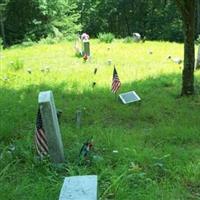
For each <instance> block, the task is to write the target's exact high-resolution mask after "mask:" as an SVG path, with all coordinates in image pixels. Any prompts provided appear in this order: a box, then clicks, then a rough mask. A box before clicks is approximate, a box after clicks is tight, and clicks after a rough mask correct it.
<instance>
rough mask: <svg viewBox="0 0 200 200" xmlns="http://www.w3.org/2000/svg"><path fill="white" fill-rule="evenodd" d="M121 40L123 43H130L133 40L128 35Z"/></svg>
mask: <svg viewBox="0 0 200 200" xmlns="http://www.w3.org/2000/svg"><path fill="white" fill-rule="evenodd" d="M123 42H124V43H132V42H133V38H132V37H130V36H128V37H126V38H124V41H123Z"/></svg>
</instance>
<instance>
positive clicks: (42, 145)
mask: <svg viewBox="0 0 200 200" xmlns="http://www.w3.org/2000/svg"><path fill="white" fill-rule="evenodd" d="M35 144H36V150H37V153H38V155H39V156H40V157H41V158H42V157H44V156H46V155H47V154H48V145H47V139H46V135H45V132H44V129H43V124H42V117H41V113H40V109H38V113H37V119H36V130H35Z"/></svg>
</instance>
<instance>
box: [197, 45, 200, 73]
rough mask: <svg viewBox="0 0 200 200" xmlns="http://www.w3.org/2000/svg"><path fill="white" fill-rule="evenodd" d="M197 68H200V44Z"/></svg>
mask: <svg viewBox="0 0 200 200" xmlns="http://www.w3.org/2000/svg"><path fill="white" fill-rule="evenodd" d="M196 69H200V45H199V47H198V53H197V59H196Z"/></svg>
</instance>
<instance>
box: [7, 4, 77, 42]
mask: <svg viewBox="0 0 200 200" xmlns="http://www.w3.org/2000/svg"><path fill="white" fill-rule="evenodd" d="M75 9H76V4H73V3H69V1H68V0H45V1H43V0H26V1H24V0H13V1H10V3H8V5H7V18H6V21H5V25H6V30H7V31H8V33H7V34H6V35H7V37H6V39H7V42H8V44H15V43H20V42H22V41H24V40H25V39H26V38H28V39H30V40H31V41H38V40H40V39H41V38H46V37H47V36H50V37H52V38H53V37H55V38H57V39H59V40H60V39H63V38H65V37H69V36H70V35H72V34H75V33H77V32H78V31H80V29H81V26H80V24H79V22H78V20H79V16H80V15H79V14H77V13H76V12H75Z"/></svg>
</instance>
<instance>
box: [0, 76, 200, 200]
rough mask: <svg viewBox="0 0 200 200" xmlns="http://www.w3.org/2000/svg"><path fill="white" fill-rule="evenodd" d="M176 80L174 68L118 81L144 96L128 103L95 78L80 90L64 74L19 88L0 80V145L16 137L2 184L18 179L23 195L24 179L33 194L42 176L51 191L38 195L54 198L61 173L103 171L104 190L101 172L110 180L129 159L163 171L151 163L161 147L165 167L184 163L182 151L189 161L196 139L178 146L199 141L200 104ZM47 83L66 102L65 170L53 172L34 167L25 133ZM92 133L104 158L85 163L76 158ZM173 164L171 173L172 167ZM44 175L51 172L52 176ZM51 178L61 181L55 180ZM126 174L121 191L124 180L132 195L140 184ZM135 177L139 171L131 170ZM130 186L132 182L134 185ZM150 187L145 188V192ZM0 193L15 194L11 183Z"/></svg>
mask: <svg viewBox="0 0 200 200" xmlns="http://www.w3.org/2000/svg"><path fill="white" fill-rule="evenodd" d="M180 83H181V80H180V77H179V75H175V74H169V75H164V76H159V77H156V78H155V77H154V78H153V77H152V78H149V79H146V80H141V81H135V82H132V83H123V84H122V87H121V89H120V92H127V91H130V90H135V91H136V92H137V93H138V95H139V96H140V97H141V99H142V101H141V102H140V103H133V104H129V105H123V104H122V103H121V102H120V101H119V100H117V99H116V98H115V95H113V94H112V93H111V91H110V88H101V87H99V85H98V83H97V85H96V87H95V88H94V89H92V86H91V88H87V89H85V90H83V91H81V90H80V84H79V83H73V84H72V85H67V83H66V82H62V83H61V84H55V85H53V86H49V85H45V84H43V85H39V86H38V85H29V86H28V87H25V88H23V89H18V90H14V89H11V88H9V86H8V85H2V87H0V91H1V97H0V102H1V103H0V109H1V116H0V117H1V126H0V133H1V134H0V141H1V142H0V152H1V150H2V148H1V147H2V146H4V145H5V146H6V145H8V144H10V143H12V142H14V143H15V144H16V150H15V152H14V153H13V157H11V158H10V159H7V158H4V160H5V162H2V163H1V165H2V169H4V167H6V166H7V163H8V164H9V162H13V160H14V161H16V163H14V164H13V166H11V167H10V168H9V172H8V175H9V176H10V177H11V178H12V183H14V184H11V185H10V184H7V190H6V191H10V189H13V188H14V187H15V186H16V185H15V183H16V184H18V183H19V182H20V183H22V185H21V184H19V187H21V191H23V192H21V191H19V193H18V196H20V195H21V196H22V195H24V188H25V187H27V183H29V184H30V185H31V187H30V188H31V190H26V192H27V195H31V196H32V199H34V195H35V193H36V192H38V188H43V187H37V185H41V183H42V186H44V187H45V188H47V190H49V191H50V192H49V193H48V194H47V193H45V192H42V193H41V195H40V196H42V194H43V197H42V199H44V194H45V195H46V199H55V198H56V197H57V196H58V193H59V188H60V187H61V183H62V181H63V176H72V175H77V174H79V175H80V174H94V173H95V174H98V176H99V179H100V180H99V181H100V185H101V188H100V193H103V192H104V191H105V190H106V188H107V184H106V180H108V181H111V180H112V179H113V180H115V178H116V177H119V176H120V175H121V174H122V172H123V170H124V168H125V167H126V170H128V167H129V166H128V165H129V164H130V162H133V161H134V162H135V163H136V164H137V163H138V166H141V169H142V170H144V172H145V173H146V174H147V175H148V173H149V174H150V175H149V176H150V177H152V179H155V180H156V178H160V174H159V171H158V170H156V169H155V168H154V165H153V164H154V162H155V161H154V160H153V157H154V156H155V155H158V158H160V157H161V156H163V154H164V155H165V154H166V152H167V153H171V154H172V156H171V157H169V159H170V161H169V164H168V165H166V167H169V165H170V163H171V165H173V163H174V161H176V162H177V158H178V161H179V162H180V165H178V167H179V168H178V170H181V169H182V163H183V161H182V160H181V159H185V160H186V161H187V162H188V160H189V159H190V157H191V155H192V152H193V155H192V158H193V159H194V157H195V156H196V160H198V158H199V156H198V151H197V150H196V152H195V151H194V149H195V146H194V148H191V149H189V150H187V151H186V152H185V151H183V147H184V148H185V147H186V148H190V146H191V145H192V144H198V141H199V139H200V136H199V119H200V117H199V111H198V109H197V107H199V106H200V97H199V95H197V96H193V97H183V98H177V96H178V94H179V92H180V87H179V86H180ZM91 84H92V83H91ZM45 90H52V91H53V94H54V99H55V103H56V107H57V108H60V109H62V110H63V114H62V117H61V125H60V127H61V133H62V138H63V143H64V148H65V155H67V161H68V168H67V170H65V171H64V172H63V176H61V175H60V176H55V177H54V176H53V175H52V174H55V173H54V171H53V170H49V168H48V167H47V166H45V165H44V163H42V164H41V166H40V167H38V165H37V164H35V163H34V161H33V160H34V159H33V157H34V156H33V155H34V154H33V152H32V154H31V153H30V151H31V149H30V147H31V146H32V145H33V141H31V139H30V138H32V139H33V135H34V129H35V120H36V113H37V109H38V104H37V98H38V94H39V92H40V91H45ZM77 109H82V111H83V120H82V127H81V129H77V128H76V117H75V113H76V110H77ZM91 135H95V137H96V138H95V139H96V141H95V142H97V144H96V146H95V153H96V154H97V155H100V158H102V160H100V161H95V162H94V163H93V165H92V166H90V167H84V166H83V167H82V166H81V167H80V166H77V161H78V154H79V149H80V147H81V145H82V142H84V141H85V139H87V138H88V137H89V136H91ZM185 144H187V146H186V145H185ZM170 145H171V146H170ZM184 145H185V146H184ZM197 147H198V146H196V149H197ZM113 149H116V150H119V152H118V154H117V155H114V154H113V153H112V151H113ZM198 149H199V147H198ZM179 157H180V158H179ZM8 166H9V165H8ZM0 167H1V166H0ZM50 169H51V168H50ZM170 170H172V172H171V174H172V175H173V173H174V172H173V168H170ZM43 173H44V174H43ZM22 175H23V176H22ZM24 175H25V176H24ZM48 177H52V178H51V181H49V178H48ZM163 177H164V178H167V175H165V174H164V175H163ZM55 179H57V183H59V184H57V185H55V184H54V183H55ZM2 180H3V182H4V183H6V182H8V181H7V178H6V176H5V177H4V178H3V179H2ZM41 180H42V181H41ZM52 180H53V181H52ZM123 180H125V182H122V183H121V184H123V187H122V189H121V190H119V192H120V191H121V193H123V195H124V194H125V193H124V188H126V189H127V190H128V191H129V192H130V196H132V195H131V194H132V193H131V192H134V191H137V188H135V185H134V186H133V185H128V184H130V181H129V180H128V179H127V177H125V178H123ZM135 180H138V178H134V181H135ZM168 180H169V179H168ZM43 182H44V183H45V184H44V183H43ZM142 183H143V182H142ZM104 184H105V188H104ZM124 184H125V186H124ZM156 184H159V182H158V183H157V182H156ZM165 184H166V183H165ZM146 185H147V183H146V182H145V183H143V185H139V188H140V187H143V189H144V188H146ZM32 187H33V189H32ZM133 187H134V188H135V190H133V189H132V188H133ZM49 188H51V190H50V189H49ZM35 191H36V192H35ZM52 191H53V192H52ZM145 191H146V190H145ZM28 193H30V194H28ZM151 193H152V192H151V190H149V191H148V194H151ZM5 194H6V196H7V195H8V194H9V195H12V196H13V194H15V196H16V191H15V190H14V191H13V192H12V193H8V192H7V193H5ZM25 194H26V193H25ZM121 195H122V194H121ZM47 196H51V197H50V198H48V197H47ZM122 199H123V198H122Z"/></svg>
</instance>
